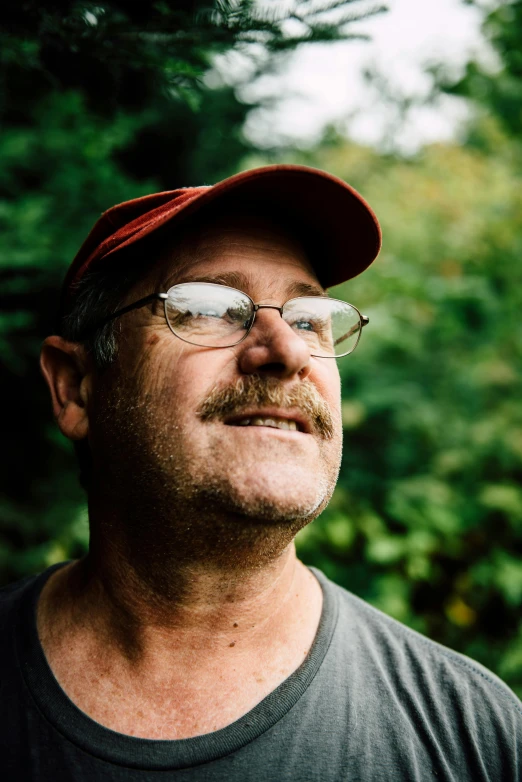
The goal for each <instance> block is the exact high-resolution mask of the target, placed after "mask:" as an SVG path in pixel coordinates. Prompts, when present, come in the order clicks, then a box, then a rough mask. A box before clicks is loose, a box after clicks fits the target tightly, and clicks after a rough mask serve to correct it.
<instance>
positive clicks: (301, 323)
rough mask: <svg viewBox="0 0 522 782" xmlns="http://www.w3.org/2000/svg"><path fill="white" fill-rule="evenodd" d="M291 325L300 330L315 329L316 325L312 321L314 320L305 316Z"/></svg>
mask: <svg viewBox="0 0 522 782" xmlns="http://www.w3.org/2000/svg"><path fill="white" fill-rule="evenodd" d="M290 325H291V326H292V328H293V329H297V330H298V331H315V326H314V324H313V323H312V321H311V320H305V319H304V318H301V319H300V320H295V321H294V322H293V323H291V324H290Z"/></svg>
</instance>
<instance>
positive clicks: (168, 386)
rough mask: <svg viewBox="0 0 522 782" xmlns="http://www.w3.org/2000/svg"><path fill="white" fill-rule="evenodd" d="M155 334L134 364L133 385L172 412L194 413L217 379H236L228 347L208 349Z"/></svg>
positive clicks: (136, 390) (138, 352)
mask: <svg viewBox="0 0 522 782" xmlns="http://www.w3.org/2000/svg"><path fill="white" fill-rule="evenodd" d="M154 336H156V337H158V335H157V334H156V335H152V336H151V337H148V338H147V340H146V342H145V343H144V344H143V346H142V349H141V352H140V351H137V355H138V356H139V358H138V359H136V358H135V359H134V361H133V365H132V370H131V371H132V386H133V387H134V390H135V392H136V393H137V394H138V395H139V396H141V397H147V398H148V399H149V400H156V401H157V403H158V405H159V407H160V408H163V407H164V406H165V405H166V406H167V407H169V408H170V409H171V410H172V413H173V414H174V413H175V414H179V413H183V414H186V415H189V416H190V415H194V414H195V410H196V409H197V408H198V407H199V405H200V403H201V402H202V400H203V399H204V398H206V396H207V395H208V393H209V391H210V389H211V388H212V387H213V386H215V384H216V382H220V383H221V382H224V383H226V382H227V380H229V381H230V382H231V383H232V382H234V381H235V379H236V371H237V370H236V369H235V357H234V355H233V354H231V352H230V351H228V350H220V351H216V350H208V349H204V348H197V347H195V346H193V345H189V344H188V343H185V342H183V341H182V340H177V339H176V338H175V337H173V336H172V335H170V334H169V335H167V337H166V338H164V337H163V336H161V337H159V338H158V339H155V340H154V339H153V337H154Z"/></svg>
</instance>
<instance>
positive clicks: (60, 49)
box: [0, 0, 376, 582]
mask: <svg viewBox="0 0 522 782" xmlns="http://www.w3.org/2000/svg"><path fill="white" fill-rule="evenodd" d="M357 3H358V0H355V2H354V0H346V2H338V0H327V2H325V3H324V4H323V5H322V10H319V9H318V8H317V5H316V6H315V8H316V10H314V9H313V8H312V4H310V3H309V2H307V0H295V2H294V3H293V4H285V7H284V8H283V7H282V6H280V5H279V4H278V3H264V4H258V3H254V2H253V0H220V1H219V2H217V3H213V2H208V1H206V0H179V1H177V2H176V3H174V2H171V0H158V2H153V3H141V4H139V3H138V4H137V3H131V2H129V0H118V2H115V1H114V0H106V1H104V0H102V1H101V2H88V1H82V0H53V1H52V2H46V3H43V4H42V3H39V2H36V0H24V1H23V2H21V3H20V2H14V0H6V1H5V2H4V3H3V4H2V6H1V8H0V125H1V129H2V132H1V134H0V228H1V230H2V252H1V254H0V284H1V286H2V312H1V314H0V384H1V387H2V401H3V405H2V413H3V417H2V433H3V454H4V459H3V464H2V471H1V473H0V581H1V582H6V581H10V580H13V579H15V578H18V577H20V576H23V575H25V574H26V573H29V572H36V571H38V570H41V569H42V568H44V567H45V566H46V565H48V564H50V563H52V562H55V561H58V560H59V559H63V558H65V557H74V556H78V555H79V554H81V553H82V552H83V551H84V550H85V546H86V541H87V538H86V523H85V509H84V496H83V492H82V491H81V489H80V487H79V485H78V481H77V466H76V459H75V457H74V454H73V451H72V448H71V446H70V443H67V442H66V441H65V440H64V439H63V438H61V437H60V436H59V434H58V433H57V430H56V428H55V426H54V423H53V422H52V419H51V413H50V405H49V400H48V395H47V392H46V390H45V389H44V385H43V381H42V380H41V378H40V373H39V368H38V354H39V348H40V343H41V340H42V339H43V338H44V337H45V336H46V335H48V334H49V333H52V332H53V331H54V330H55V326H54V313H55V311H56V302H57V298H58V292H59V288H60V283H61V280H62V278H63V275H64V272H65V269H66V268H67V266H68V265H69V263H70V262H71V260H72V258H73V257H74V255H75V254H76V252H77V250H78V248H79V246H80V245H81V243H82V242H83V240H84V238H85V237H86V235H87V233H88V232H89V230H90V228H91V226H92V224H93V223H94V221H95V220H96V219H97V217H98V216H99V214H100V213H101V212H102V211H104V210H105V209H107V208H108V207H109V206H112V205H113V204H114V203H118V202H120V201H124V200H127V199H129V198H133V197H137V196H140V195H143V194H144V193H147V192H154V191H158V190H168V189H174V188H177V187H182V186H184V185H187V184H204V183H212V182H215V181H218V180H219V179H221V178H223V177H225V176H227V175H229V174H231V173H233V172H234V171H235V170H236V168H237V167H238V165H239V162H240V160H241V159H242V157H243V155H244V154H245V152H247V151H249V150H250V147H249V145H248V143H247V142H246V141H245V139H244V138H243V136H242V133H241V128H242V126H243V124H244V120H245V117H246V115H247V113H248V111H249V109H250V108H251V107H250V106H248V105H245V104H244V103H241V102H240V101H239V100H238V99H237V97H236V94H235V91H234V89H233V87H231V86H229V85H227V84H225V83H223V81H222V80H221V81H220V80H219V78H218V77H217V76H216V74H213V79H212V80H210V79H207V78H206V77H207V75H208V73H209V70H210V69H211V67H212V63H213V62H214V58H215V57H216V55H230V54H231V53H235V55H237V56H241V58H242V63H243V68H242V73H241V74H240V75H239V76H238V77H237V79H236V81H237V82H238V83H243V82H246V81H247V80H248V79H251V78H254V77H255V76H256V74H259V73H261V72H262V71H263V69H264V68H271V67H275V64H276V63H277V62H278V61H279V59H278V58H279V53H281V54H284V53H285V52H290V51H292V50H293V49H295V47H296V46H298V45H300V44H301V43H306V42H311V41H323V42H325V41H331V40H341V39H346V38H349V37H350V25H349V23H348V20H347V19H346V18H345V19H342V18H340V16H339V14H341V15H342V12H343V8H344V9H345V10H346V8H347V7H348V6H349V7H350V9H354V11H353V18H354V19H355V18H356V17H358V18H363V17H364V16H365V13H364V12H361V13H359V14H357V11H356V8H357ZM374 12H376V11H375V10H374ZM332 13H333V14H334V16H335V18H333V17H332V16H331V14H332ZM276 54H277V55H278V56H277V57H276ZM210 81H212V84H213V85H214V86H212V87H211V86H209V84H210Z"/></svg>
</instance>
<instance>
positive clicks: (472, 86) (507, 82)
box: [446, 0, 522, 141]
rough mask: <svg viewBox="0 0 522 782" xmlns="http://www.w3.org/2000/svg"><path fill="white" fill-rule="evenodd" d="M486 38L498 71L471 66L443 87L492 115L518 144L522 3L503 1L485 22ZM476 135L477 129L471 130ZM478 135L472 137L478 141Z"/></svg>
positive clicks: (521, 120)
mask: <svg viewBox="0 0 522 782" xmlns="http://www.w3.org/2000/svg"><path fill="white" fill-rule="evenodd" d="M484 33H485V36H486V37H487V38H488V39H489V41H490V43H491V44H492V46H493V48H494V49H495V50H496V52H497V53H498V55H499V58H500V61H501V67H500V69H499V70H498V72H493V73H492V72H489V71H487V70H485V69H484V66H482V65H480V64H479V63H477V62H470V63H468V66H467V68H466V73H465V74H464V76H463V78H462V79H460V80H459V82H458V83H456V84H453V85H446V90H447V91H448V92H451V93H453V94H455V95H461V96H464V97H466V98H471V99H472V100H473V101H474V102H475V104H476V105H478V106H480V107H482V108H483V109H485V110H486V111H489V112H492V113H493V114H494V116H495V117H496V118H497V119H499V120H500V122H501V123H502V125H503V129H504V131H505V132H507V133H509V134H511V135H512V136H513V137H514V138H518V139H519V140H520V137H521V133H522V2H521V0H504V2H502V3H500V5H499V6H498V7H497V8H495V10H494V11H492V12H491V13H490V14H489V15H488V16H487V18H486V21H485V24H484ZM472 130H473V131H476V130H477V128H472ZM479 139H480V135H479V136H478V139H477V137H476V136H475V140H476V141H477V140H479Z"/></svg>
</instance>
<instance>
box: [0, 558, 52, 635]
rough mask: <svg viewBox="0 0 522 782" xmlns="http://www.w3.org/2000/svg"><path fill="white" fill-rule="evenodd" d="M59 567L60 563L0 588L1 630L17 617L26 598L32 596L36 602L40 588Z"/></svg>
mask: <svg viewBox="0 0 522 782" xmlns="http://www.w3.org/2000/svg"><path fill="white" fill-rule="evenodd" d="M63 564H65V563H63ZM61 566H62V563H60V565H53V566H52V567H50V568H48V569H47V570H45V571H44V572H43V573H39V574H37V575H33V576H26V577H25V578H22V579H20V580H19V581H15V582H13V583H11V584H7V585H6V586H3V587H0V627H1V628H5V626H6V624H7V623H9V621H10V620H11V619H14V618H16V617H17V616H19V611H20V607H21V604H22V603H23V602H25V600H26V598H30V597H31V596H32V597H33V598H34V600H35V601H36V599H37V598H38V595H39V593H40V591H41V588H42V586H43V585H44V583H45V582H46V581H47V579H48V578H49V576H50V575H51V573H53V572H54V571H55V570H56V569H57V568H58V567H61Z"/></svg>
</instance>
